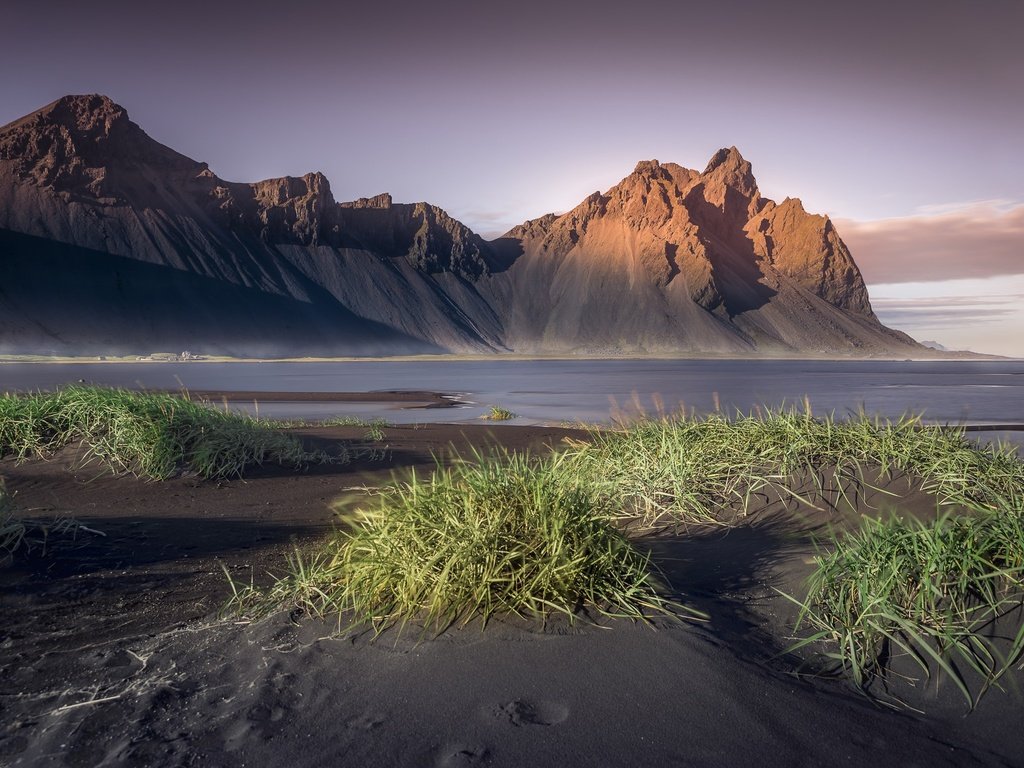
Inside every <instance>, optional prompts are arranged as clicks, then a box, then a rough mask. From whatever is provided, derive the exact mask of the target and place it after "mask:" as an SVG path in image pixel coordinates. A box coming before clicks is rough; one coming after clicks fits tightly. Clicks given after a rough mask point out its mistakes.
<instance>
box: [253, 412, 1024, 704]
mask: <svg viewBox="0 0 1024 768" xmlns="http://www.w3.org/2000/svg"><path fill="white" fill-rule="evenodd" d="M589 438H590V439H589V440H586V441H574V442H570V443H569V445H568V447H566V448H564V449H563V450H561V451H558V452H556V453H554V454H552V455H551V456H548V457H547V458H543V459H540V458H531V457H527V456H523V455H518V454H500V455H498V456H494V457H487V458H483V457H474V458H473V459H472V460H471V461H459V462H457V463H456V464H455V465H454V466H452V467H451V468H447V469H446V468H438V469H437V470H436V471H435V472H434V474H433V475H432V476H430V477H428V478H425V479H424V478H419V477H413V478H412V479H411V480H409V481H407V482H404V483H399V484H396V485H394V486H393V487H391V488H388V489H386V490H385V491H384V492H382V493H381V494H380V495H379V496H378V497H377V498H376V500H375V502H374V504H373V505H371V506H370V507H369V508H368V509H364V510H362V511H360V512H359V513H358V514H357V515H356V517H355V519H353V520H352V521H350V522H351V527H350V529H348V530H346V531H341V532H338V533H337V534H335V535H334V537H333V538H332V539H331V540H330V541H328V542H326V543H325V544H324V545H323V546H322V547H321V548H320V549H319V550H318V551H317V552H315V553H314V554H312V555H307V556H300V555H298V554H297V555H296V556H295V557H294V558H293V560H292V562H291V567H290V573H289V574H288V575H287V576H285V577H284V578H282V579H280V580H278V581H277V582H276V584H275V585H274V586H273V587H272V588H271V589H270V590H268V591H265V592H258V591H256V590H252V589H248V590H246V589H241V590H236V600H235V602H236V603H237V604H238V605H240V606H241V605H246V604H249V605H251V604H252V601H253V600H254V599H258V600H259V601H260V604H261V605H263V606H269V605H280V604H282V603H288V602H291V603H297V604H299V605H302V606H305V607H307V608H309V609H310V610H312V611H313V612H315V613H318V614H325V613H333V612H337V613H338V614H339V615H341V614H346V615H348V616H350V617H352V620H353V621H356V622H369V623H371V624H373V625H375V626H377V627H378V628H380V627H383V626H387V625H390V624H394V623H402V622H406V621H409V620H413V619H416V620H422V621H424V622H425V625H430V624H433V625H435V626H438V627H443V626H445V625H447V624H448V623H450V622H455V621H459V620H463V621H467V620H469V619H471V618H473V617H480V618H481V619H482V620H483V622H484V623H486V622H487V620H488V618H490V617H492V616H494V615H496V614H500V613H513V614H523V615H534V614H541V615H544V614H547V613H550V612H560V613H565V614H567V615H569V616H572V615H574V613H576V612H577V611H578V610H579V609H580V608H581V607H582V606H584V605H590V606H596V607H597V610H599V611H602V612H605V613H609V614H614V615H623V616H630V617H633V618H637V617H640V616H642V615H644V614H645V613H646V612H649V611H651V610H659V609H664V608H666V607H667V606H668V602H667V600H666V599H665V598H663V597H660V596H659V592H658V590H657V589H656V588H655V585H656V581H655V580H654V579H653V578H652V576H651V565H650V563H649V562H648V558H647V557H645V556H643V555H641V554H639V553H638V551H637V550H636V549H634V548H633V546H632V545H631V544H630V542H629V540H628V538H626V537H625V536H624V535H623V533H622V530H623V524H624V522H626V521H628V522H629V523H630V524H633V523H635V522H636V521H637V519H638V518H639V520H640V522H641V523H642V524H643V525H649V524H653V523H654V522H656V521H658V520H663V519H664V518H665V517H666V516H668V517H669V519H671V520H678V521H682V522H686V523H702V524H708V523H712V524H719V525H720V524H727V523H729V522H735V520H736V514H735V513H736V512H737V510H738V511H739V512H741V513H748V512H750V511H752V510H753V509H754V508H755V507H754V504H753V499H754V496H755V494H757V493H759V492H761V491H764V490H766V489H767V488H769V487H771V488H772V489H774V490H775V491H776V492H777V493H776V494H775V495H776V496H777V497H781V498H787V496H786V493H787V487H788V484H789V483H790V482H791V480H792V478H793V477H794V476H795V475H802V476H804V477H806V476H808V475H809V476H810V477H819V476H820V472H821V471H822V470H829V471H834V472H835V473H837V474H838V475H839V476H840V477H841V478H844V479H846V480H849V481H850V482H851V483H853V484H863V483H864V482H865V481H864V478H865V477H866V476H878V475H881V476H891V475H895V474H897V473H899V474H905V475H907V476H908V477H909V478H910V479H911V480H912V481H913V482H915V483H916V485H917V487H918V488H919V489H922V490H924V491H926V492H928V493H930V494H932V495H933V496H934V498H935V501H936V510H937V514H936V516H935V518H934V519H929V520H913V519H908V520H899V519H891V520H886V521H877V520H871V519H865V521H864V523H863V527H862V528H861V529H860V530H859V531H855V532H854V533H851V534H847V535H839V536H837V537H836V538H835V539H834V540H832V541H831V542H827V543H826V544H824V548H823V553H822V554H821V555H820V556H819V557H818V559H817V561H816V565H815V571H814V573H813V575H812V576H811V578H810V580H809V582H808V584H807V597H806V598H805V599H804V600H802V601H798V602H799V603H800V605H801V610H800V617H799V627H798V628H809V630H810V632H811V634H810V636H807V637H805V638H804V639H802V640H800V641H799V642H798V644H797V645H796V646H794V649H795V650H796V649H799V648H802V647H806V646H809V645H811V644H816V643H827V644H828V646H829V648H830V649H831V650H830V651H829V653H830V654H831V655H832V656H833V658H834V659H835V660H836V661H837V663H838V664H839V665H840V666H841V667H842V668H843V669H845V670H846V671H847V672H848V673H849V674H850V676H851V677H852V678H853V680H854V681H856V683H857V684H858V685H860V686H862V687H863V688H865V689H866V688H867V687H868V686H869V685H870V683H871V682H872V681H873V680H875V679H878V678H879V677H880V676H884V675H885V674H886V671H887V668H888V666H889V665H890V663H891V662H892V660H893V659H895V658H897V657H909V658H910V659H911V660H912V661H913V662H914V663H916V664H917V667H918V668H919V669H920V670H921V671H922V673H923V674H924V675H925V676H928V675H930V674H932V673H933V672H934V671H936V670H942V671H944V672H945V673H947V674H948V675H949V676H950V677H951V678H952V679H953V680H954V681H955V683H956V685H957V686H959V688H960V690H961V692H962V693H963V694H964V695H965V696H966V697H967V698H968V700H971V701H973V700H974V699H973V698H972V696H973V694H972V693H971V692H970V690H969V688H968V681H967V679H966V677H965V675H964V674H963V672H964V671H965V670H968V669H970V670H974V671H975V672H976V673H977V675H978V676H980V679H981V680H982V691H981V692H984V690H985V689H987V688H988V687H989V686H991V685H993V684H995V683H997V681H998V680H999V678H1000V676H1001V675H1003V674H1004V673H1005V672H1006V670H1007V669H1009V668H1010V667H1011V666H1012V665H1013V664H1016V663H1018V662H1019V661H1020V659H1021V658H1022V652H1024V628H1020V627H1019V616H1018V620H1017V624H1015V625H1014V624H1012V621H1011V625H1012V626H1016V628H1015V629H1011V631H1010V637H1008V638H1004V639H1002V640H993V639H992V638H990V637H989V636H988V635H989V634H991V632H992V626H993V622H1001V623H1000V629H1001V631H1005V626H1006V622H1005V620H1004V619H1005V617H1006V616H1007V615H1008V614H1010V613H1012V612H1013V611H1015V610H1017V611H1020V610H1021V609H1022V599H1024V511H1022V506H1024V504H1022V499H1024V463H1022V462H1021V461H1020V459H1018V458H1017V457H1016V455H1015V453H1014V451H1013V450H1012V449H1009V448H1000V447H989V448H980V447H978V446H977V445H975V444H973V443H971V442H970V441H969V440H968V439H967V438H966V436H965V433H964V430H963V429H960V428H956V427H939V426H930V425H925V424H923V423H922V422H921V420H920V419H919V418H917V417H910V416H908V417H904V418H901V419H896V420H891V421H890V420H884V419H879V418H871V417H868V416H866V415H864V414H860V415H857V416H854V417H852V418H850V419H847V420H838V419H835V418H833V417H831V416H829V417H825V418H816V417H814V416H813V415H812V414H811V412H810V409H809V408H805V409H804V410H803V411H797V410H792V409H790V410H778V411H766V412H761V413H758V414H756V415H742V414H740V415H737V416H736V417H734V418H727V417H726V416H724V415H722V414H718V413H716V414H712V415H710V416H707V417H704V418H694V417H692V416H687V415H685V414H683V415H678V416H672V417H666V418H661V419H657V420H645V421H642V422H639V423H636V424H633V425H631V426H627V427H623V428H620V429H616V430H594V431H593V432H592V433H591V435H590V436H589ZM789 493H791V494H793V493H794V492H793V491H792V490H790V491H789ZM677 586H679V587H681V588H683V589H685V585H677ZM979 693H980V692H979Z"/></svg>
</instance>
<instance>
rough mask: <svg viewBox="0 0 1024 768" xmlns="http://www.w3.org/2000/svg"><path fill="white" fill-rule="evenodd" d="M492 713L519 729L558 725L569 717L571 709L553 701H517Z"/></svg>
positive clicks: (495, 708) (493, 708) (498, 706)
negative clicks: (525, 726)
mask: <svg viewBox="0 0 1024 768" xmlns="http://www.w3.org/2000/svg"><path fill="white" fill-rule="evenodd" d="M490 713H491V714H492V715H493V716H494V717H496V718H498V719H499V720H507V721H508V722H509V723H511V724H512V725H514V726H515V727H516V728H519V727H521V726H524V725H558V724H559V723H564V722H565V721H566V719H568V717H569V708H568V707H566V706H565V705H563V704H558V703H556V702H551V701H541V702H532V701H524V700H522V699H516V700H515V701H510V702H508V703H507V704H499V705H497V706H496V707H492V708H491V710H490Z"/></svg>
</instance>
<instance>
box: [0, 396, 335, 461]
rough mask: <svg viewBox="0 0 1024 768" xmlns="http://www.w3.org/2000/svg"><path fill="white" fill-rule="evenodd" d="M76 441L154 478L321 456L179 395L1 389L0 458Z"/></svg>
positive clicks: (95, 455) (94, 455)
mask: <svg viewBox="0 0 1024 768" xmlns="http://www.w3.org/2000/svg"><path fill="white" fill-rule="evenodd" d="M76 442H81V444H82V447H83V448H84V450H85V459H86V460H87V461H88V460H90V459H92V460H97V461H100V462H101V463H103V464H105V465H106V466H108V467H109V468H110V469H112V470H114V471H128V472H134V473H136V474H138V475H141V476H143V477H148V478H153V479H164V478H167V477H170V476H172V475H174V474H175V473H177V472H179V471H182V470H188V471H192V472H196V473H197V474H199V475H200V476H202V477H204V478H222V477H232V476H238V475H241V473H242V472H243V470H244V469H245V468H247V467H250V466H253V465H258V464H262V463H264V462H268V461H271V462H278V463H281V464H288V465H296V466H298V465H303V464H306V463H308V462H310V461H313V460H319V458H320V457H319V456H316V455H313V454H310V453H307V452H306V451H304V450H303V448H302V444H301V443H300V442H299V441H298V440H297V439H296V438H295V437H293V436H290V435H285V434H282V433H280V432H277V431H274V430H273V429H269V428H267V427H266V426H263V425H261V424H260V423H258V422H257V421H256V420H255V419H252V418H250V417H247V416H241V415H238V414H234V413H229V412H225V411H218V410H214V409H212V408H209V407H206V406H203V405H200V404H198V403H194V402H191V401H189V400H187V399H185V398H182V397H177V396H174V395H168V394H154V393H139V392H130V391H127V390H123V389H107V388H102V387H78V386H76V387H67V388H65V389H62V390H59V391H57V392H52V393H39V394H32V395H9V394H8V395H3V396H0V457H2V456H4V455H7V454H14V455H15V456H17V457H18V458H19V459H24V458H26V457H29V456H40V457H45V456H47V455H49V454H51V453H53V452H54V451H56V450H58V449H60V448H62V447H64V446H66V445H69V444H71V443H76Z"/></svg>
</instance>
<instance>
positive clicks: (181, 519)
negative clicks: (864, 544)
mask: <svg viewBox="0 0 1024 768" xmlns="http://www.w3.org/2000/svg"><path fill="white" fill-rule="evenodd" d="M364 431H365V430H361V429H359V428H351V427H350V428H316V429H306V430H300V432H301V433H302V434H304V435H306V436H307V437H308V438H309V439H310V440H311V441H314V442H318V443H319V444H321V445H324V446H328V447H329V446H331V445H337V444H338V443H339V441H349V442H351V441H358V440H360V439H361V438H362V437H363V433H364ZM385 432H386V442H387V444H388V445H389V446H390V454H389V459H388V460H387V461H386V462H384V463H368V462H356V463H354V464H351V465H347V466H342V467H337V466H324V467H313V468H311V469H310V470H309V471H308V472H305V473H299V474H296V473H293V472H291V471H286V470H280V469H276V468H264V469H262V470H259V471H258V472H255V473H254V474H253V475H251V476H250V477H248V478H247V479H245V480H235V481H231V482H223V483H217V482H204V481H198V480H196V479H194V478H188V477H182V478H177V479H173V480H170V481H166V482H162V483H156V482H146V481H140V480H137V479H133V478H130V477H111V476H109V475H106V474H103V473H102V471H101V470H100V469H99V468H98V467H91V468H87V469H76V468H75V463H74V456H73V455H72V454H71V453H70V452H65V453H64V454H62V455H60V456H58V457H57V458H56V460H54V461H50V462H41V461H35V460H33V461H29V462H26V463H24V464H21V465H16V464H15V463H14V462H13V461H11V460H5V461H3V462H0V476H3V477H6V479H7V483H8V487H9V489H10V490H12V491H15V492H16V493H17V496H16V501H17V504H18V506H19V507H20V508H21V510H22V511H23V512H24V513H25V514H27V515H31V516H34V517H39V518H48V517H50V518H52V516H53V514H54V512H55V511H66V512H69V513H71V514H73V515H74V517H75V518H77V519H78V520H79V521H81V522H82V523H84V524H85V525H87V526H88V527H90V528H93V529H96V530H98V531H102V532H103V533H104V534H106V536H102V537H101V536H98V535H95V534H89V533H80V534H79V536H78V538H77V539H76V540H75V541H66V540H63V539H61V540H59V541H56V542H55V543H51V552H50V553H49V554H48V555H46V556H31V557H29V558H27V559H26V558H22V559H20V560H19V561H18V562H16V563H15V565H13V566H11V567H8V568H7V569H4V570H0V583H2V584H3V587H2V590H3V591H2V605H3V609H2V616H3V621H2V624H0V764H4V765H6V764H10V765H16V766H46V765H68V766H100V765H104V766H106V765H109V766H115V765H116V766H120V765H145V766H179V765H197V766H222V765H223V766H236V765H237V766H243V765H244V766H263V765H266V766H288V768H298V767H299V766H311V767H312V766H328V765H329V766H375V765H380V766H390V765H407V766H433V765H438V766H460V765H497V766H533V765H538V766H539V765H552V766H555V765H579V766H595V765H615V766H619V765H621V766H631V765H694V766H700V765H736V766H740V765H744V766H745V765H779V766H783V765H785V766H789V765H806V766H816V765H824V764H829V765H831V764H843V765H921V766H935V765H949V766H958V765H978V764H980V765H1020V764H1022V763H1024V758H1022V757H1021V756H1022V755H1024V729H1022V728H1021V727H1020V726H1021V722H1022V719H1021V715H1020V712H1021V708H1020V707H1021V703H1022V698H1021V696H1020V694H1019V693H1016V692H1009V693H1002V692H999V691H996V692H994V693H992V694H990V695H989V696H988V697H987V698H986V699H984V700H983V702H982V705H981V707H980V708H979V710H978V711H976V712H975V713H973V714H970V715H968V716H966V717H965V716H964V707H963V705H962V703H961V702H960V700H959V699H958V698H957V694H956V693H955V692H954V691H953V689H952V686H950V685H948V684H947V685H944V686H943V687H941V688H940V690H939V691H938V693H937V694H936V693H935V692H934V691H930V690H929V691H920V692H916V693H915V692H914V691H913V690H912V689H909V688H907V687H906V686H903V687H900V688H899V690H898V692H899V693H900V695H902V696H905V697H906V698H907V699H908V700H910V701H911V702H912V703H913V704H914V705H915V706H917V707H919V708H923V709H925V711H926V712H927V714H925V715H920V714H915V713H913V712H909V711H906V710H904V711H892V710H890V709H887V708H884V707H881V706H879V705H877V704H872V703H871V702H870V701H869V700H867V699H866V698H865V697H863V696H860V695H858V694H856V693H853V692H852V691H851V690H850V688H849V687H848V686H847V685H845V684H844V683H842V682H841V681H835V680H824V679H807V678H798V677H796V676H794V675H793V674H792V668H793V665H794V663H795V660H793V659H791V658H788V657H785V656H783V657H777V656H776V653H777V652H778V651H780V650H781V649H783V648H784V647H785V645H786V631H787V626H788V625H789V624H788V623H789V622H790V621H791V620H792V616H793V611H792V609H791V607H790V606H789V604H788V603H786V601H785V600H783V599H781V598H779V597H778V595H777V593H776V592H775V591H774V589H773V587H779V588H782V589H787V590H790V591H799V583H800V578H801V577H802V576H803V575H804V574H806V572H807V570H808V559H809V557H810V556H811V555H812V554H813V544H812V543H811V541H810V536H809V529H813V528H819V529H820V528H821V527H822V525H824V524H826V523H829V522H831V523H833V524H836V525H840V526H842V525H848V524H850V522H851V519H852V518H853V517H854V514H853V513H852V512H851V511H849V510H848V511H847V512H845V513H843V512H841V511H834V512H832V513H830V515H831V517H830V518H828V519H823V517H822V515H821V513H817V514H816V515H815V514H812V513H810V512H807V511H804V512H789V513H786V512H783V511H781V510H780V509H779V508H778V507H779V505H778V504H770V503H768V502H766V508H765V509H764V510H762V512H761V513H760V514H757V515H752V516H751V517H750V518H749V522H746V523H744V524H741V525H740V526H739V527H738V528H736V529H734V530H732V531H730V532H729V533H722V532H721V531H718V530H715V531H707V530H704V531H691V532H690V533H689V535H687V536H685V537H671V536H655V537H651V538H649V539H647V540H645V542H644V543H645V545H647V546H650V547H651V549H652V551H653V553H654V556H655V560H656V562H657V563H658V565H659V566H660V567H661V568H662V569H663V570H664V572H665V574H666V577H667V578H668V579H669V581H670V583H671V584H672V585H673V587H675V588H677V589H679V590H680V591H683V592H685V593H686V595H687V597H686V599H687V600H689V602H690V603H691V604H693V605H695V606H696V607H699V608H700V609H702V610H704V611H705V612H707V613H708V614H710V616H711V618H710V620H709V621H708V622H706V623H702V624H693V623H685V622H674V621H670V620H660V621H658V622H657V626H656V627H651V626H646V625H641V624H633V623H630V622H608V621H605V622H603V625H602V626H595V625H593V624H590V623H588V622H586V621H580V622H577V623H576V624H575V625H568V624H567V623H566V622H564V621H561V620H559V621H555V622H552V623H550V624H549V625H548V626H546V627H542V626H540V625H539V624H537V623H530V622H525V621H507V622H502V621H499V622H495V623H493V624H492V625H490V626H489V627H488V628H487V629H486V630H485V631H483V632H481V631H480V630H479V628H478V626H477V625H471V626H469V627H467V628H463V629H456V630H450V631H448V632H446V633H445V634H443V635H442V636H440V637H438V638H434V639H425V640H422V641H420V635H419V633H418V631H417V630H415V629H407V630H406V632H405V633H404V634H402V635H398V634H397V633H395V632H390V633H386V634H385V635H384V636H383V637H381V638H379V639H377V640H376V641H371V638H370V637H369V636H368V635H366V634H355V635H349V636H347V637H344V638H342V639H338V638H331V637H329V635H331V633H332V631H333V630H334V629H335V628H336V625H335V624H334V623H333V622H331V621H327V622H324V621H318V620H314V619H310V618H308V617H301V616H289V614H288V613H286V612H282V613H279V614H277V615H274V616H272V617H270V618H268V619H266V620H263V621H261V622H259V623H257V624H246V623H235V622H231V621H228V622H217V621H215V620H214V619H215V614H216V612H217V611H218V609H219V608H220V606H221V605H223V603H224V601H225V600H226V599H227V597H228V596H229V594H230V590H229V587H228V585H227V582H226V580H225V578H224V575H223V573H222V570H221V564H223V565H225V566H226V567H227V568H229V569H230V570H231V571H232V573H234V574H235V575H236V576H238V577H240V578H248V577H249V574H250V573H252V572H255V574H256V577H257V578H265V576H263V574H264V573H265V572H266V571H267V570H271V571H273V570H279V569H280V566H281V564H282V563H283V558H284V555H285V554H286V553H288V552H289V551H290V550H291V549H292V546H293V544H292V540H293V539H294V540H297V541H298V542H299V543H304V542H309V541H312V540H313V539H315V537H317V536H319V535H322V534H323V533H324V532H326V531H327V530H329V529H330V527H331V526H332V524H333V516H332V512H331V509H330V505H331V503H332V501H334V500H336V499H337V498H339V497H341V496H343V495H344V494H345V493H346V491H345V489H346V488H350V487H352V486H359V485H363V484H371V485H372V484H379V483H381V482H384V481H385V480H386V479H387V477H388V476H389V474H390V472H391V471H392V469H394V468H397V467H408V466H418V467H422V468H424V469H427V468H429V467H430V466H431V465H432V463H433V460H432V458H431V456H432V454H433V453H437V452H441V451H444V450H445V447H446V446H448V445H449V444H450V443H455V444H456V445H458V446H459V447H460V449H462V450H464V449H465V448H467V447H469V446H471V445H485V444H487V443H491V442H493V441H494V440H498V441H500V442H501V443H502V444H503V445H506V446H509V447H512V448H518V449H522V448H527V447H530V448H534V449H540V448H541V447H542V446H544V445H549V444H553V443H557V441H558V440H560V439H561V437H562V436H563V435H565V434H570V433H568V432H566V431H565V430H558V429H546V428H539V427H538V428H534V427H509V426H501V427H496V426H465V425H462V426H447V425H428V426H424V427H419V428H413V427H394V428H387V429H386V430H385ZM895 485H898V483H895ZM896 490H900V489H899V488H897V489H896ZM769 501H770V500H769ZM929 503H930V502H929V501H928V500H927V499H920V498H911V499H910V500H909V501H908V502H907V504H908V505H909V506H911V507H913V506H915V505H916V506H917V507H922V508H926V507H927V505H928V504H929ZM881 504H882V497H880V496H877V495H875V496H872V497H869V498H867V499H862V500H861V506H862V507H863V508H864V509H870V508H871V507H872V506H875V507H877V506H879V505H881ZM1015 679H1016V680H1018V681H1019V680H1020V676H1019V675H1018V676H1017V678H1015Z"/></svg>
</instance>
